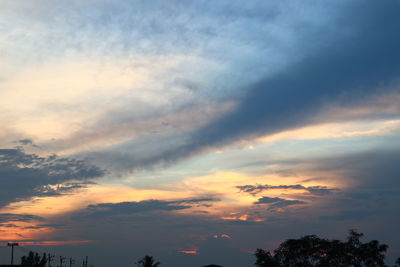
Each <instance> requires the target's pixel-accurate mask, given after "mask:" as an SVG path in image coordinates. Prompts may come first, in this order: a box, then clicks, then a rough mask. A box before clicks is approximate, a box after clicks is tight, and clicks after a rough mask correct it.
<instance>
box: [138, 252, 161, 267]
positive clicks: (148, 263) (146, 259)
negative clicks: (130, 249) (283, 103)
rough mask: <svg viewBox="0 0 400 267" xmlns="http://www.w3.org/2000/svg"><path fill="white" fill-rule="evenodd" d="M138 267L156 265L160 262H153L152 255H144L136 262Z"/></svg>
mask: <svg viewBox="0 0 400 267" xmlns="http://www.w3.org/2000/svg"><path fill="white" fill-rule="evenodd" d="M136 265H137V266H139V267H158V266H160V262H158V261H157V262H155V260H154V258H153V257H152V256H147V255H146V256H144V257H143V258H142V259H141V260H140V261H138V262H137V263H136Z"/></svg>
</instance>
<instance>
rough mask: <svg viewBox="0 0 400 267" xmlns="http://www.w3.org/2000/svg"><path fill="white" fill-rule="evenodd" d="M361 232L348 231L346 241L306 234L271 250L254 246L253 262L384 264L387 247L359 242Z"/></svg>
mask: <svg viewBox="0 0 400 267" xmlns="http://www.w3.org/2000/svg"><path fill="white" fill-rule="evenodd" d="M362 236H363V234H361V233H357V232H356V231H354V230H350V231H349V236H348V237H347V241H346V242H342V241H340V240H329V239H322V238H319V237H318V236H316V235H308V236H304V237H302V238H299V239H288V240H286V241H285V242H283V243H282V244H280V245H279V247H278V248H277V249H276V250H274V253H271V252H269V251H264V250H262V249H257V251H256V253H255V256H256V258H257V260H256V263H255V265H256V266H259V267H279V266H285V267H291V266H293V267H294V266H296V267H322V266H354V267H363V266H368V267H372V266H386V265H385V263H384V259H385V252H386V250H387V248H388V246H387V245H385V244H380V243H379V241H377V240H372V241H370V242H368V243H362V242H361V241H360V238H361V237H362Z"/></svg>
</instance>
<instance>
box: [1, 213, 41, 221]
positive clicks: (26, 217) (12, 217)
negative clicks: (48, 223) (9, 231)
mask: <svg viewBox="0 0 400 267" xmlns="http://www.w3.org/2000/svg"><path fill="white" fill-rule="evenodd" d="M29 221H43V218H42V217H39V216H36V215H32V214H14V213H0V223H7V222H29Z"/></svg>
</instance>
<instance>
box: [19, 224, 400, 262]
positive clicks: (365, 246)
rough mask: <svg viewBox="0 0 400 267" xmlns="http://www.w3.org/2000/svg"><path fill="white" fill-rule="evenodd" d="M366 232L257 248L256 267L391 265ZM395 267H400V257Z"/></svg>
mask: <svg viewBox="0 0 400 267" xmlns="http://www.w3.org/2000/svg"><path fill="white" fill-rule="evenodd" d="M363 236H364V235H363V234H362V233H358V232H357V231H355V230H350V231H349V235H348V237H347V240H346V241H340V240H336V239H325V238H320V237H318V236H316V235H307V236H303V237H301V238H298V239H288V240H286V241H284V242H282V243H281V244H280V245H279V247H278V248H277V249H275V250H274V251H272V252H271V251H267V250H264V249H261V248H258V249H257V250H256V252H255V253H254V256H255V257H256V261H255V263H254V265H256V266H257V267H326V266H334V267H388V265H386V264H385V253H386V251H387V249H388V245H386V244H382V243H380V242H379V241H378V240H371V241H369V242H366V243H363V242H362V241H361V240H360V239H361V238H362V237H363ZM47 263H48V257H47V255H46V254H45V253H44V254H43V256H40V255H39V254H38V253H34V252H32V251H31V252H29V254H28V255H27V256H23V257H22V258H21V265H20V266H22V267H46V264H47ZM135 265H136V266H138V267H159V266H160V265H161V263H160V262H158V261H156V260H155V259H154V257H152V256H148V255H146V256H144V257H143V258H142V259H140V260H139V261H137V262H135ZM393 267H400V257H399V258H398V259H397V260H396V262H395V264H394V265H393Z"/></svg>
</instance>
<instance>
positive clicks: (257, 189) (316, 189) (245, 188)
mask: <svg viewBox="0 0 400 267" xmlns="http://www.w3.org/2000/svg"><path fill="white" fill-rule="evenodd" d="M236 188H238V189H239V190H240V192H245V193H249V194H251V195H257V194H259V193H261V192H263V191H267V190H271V189H296V190H306V191H308V192H310V193H312V194H316V195H328V194H331V193H333V192H335V191H337V189H334V188H328V187H326V186H303V185H301V184H295V185H239V186H236Z"/></svg>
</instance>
